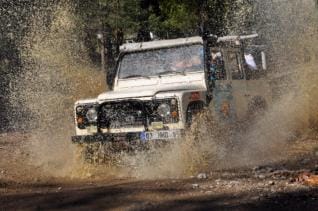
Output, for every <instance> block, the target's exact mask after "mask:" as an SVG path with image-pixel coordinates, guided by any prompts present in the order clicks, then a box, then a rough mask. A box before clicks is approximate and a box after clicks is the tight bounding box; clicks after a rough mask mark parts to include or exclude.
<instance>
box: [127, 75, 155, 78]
mask: <svg viewBox="0 0 318 211" xmlns="http://www.w3.org/2000/svg"><path fill="white" fill-rule="evenodd" d="M128 78H147V79H150V77H149V76H145V75H129V76H127V77H124V78H122V79H128Z"/></svg>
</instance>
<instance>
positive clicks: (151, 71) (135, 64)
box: [119, 44, 204, 79]
mask: <svg viewBox="0 0 318 211" xmlns="http://www.w3.org/2000/svg"><path fill="white" fill-rule="evenodd" d="M203 71H204V63H203V46H202V45H200V44H194V45H187V46H178V47H172V48H163V49H154V50H147V51H139V52H132V53H128V54H125V55H124V56H123V57H122V58H121V62H120V66H119V78H120V79H128V78H137V77H142V78H149V77H151V76H162V75H168V74H175V75H176V74H178V75H186V74H187V73H188V72H203Z"/></svg>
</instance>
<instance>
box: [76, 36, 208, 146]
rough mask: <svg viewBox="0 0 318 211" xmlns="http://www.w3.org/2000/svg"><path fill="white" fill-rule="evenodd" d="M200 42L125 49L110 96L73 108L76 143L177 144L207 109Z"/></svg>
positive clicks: (189, 40) (170, 42)
mask: <svg viewBox="0 0 318 211" xmlns="http://www.w3.org/2000/svg"><path fill="white" fill-rule="evenodd" d="M203 43H204V42H203V39H202V38H201V37H190V38H182V39H173V40H160V41H150V42H143V43H130V44H124V45H123V46H121V48H120V56H119V59H118V63H117V67H116V76H115V80H114V84H113V88H112V91H108V92H105V93H102V94H100V95H99V96H98V97H97V98H95V99H87V100H79V101H77V102H76V103H75V107H74V113H75V124H76V136H73V137H72V141H73V142H76V143H92V142H120V141H124V142H127V143H129V144H135V143H137V144H138V143H145V142H148V141H151V140H170V139H176V138H178V137H180V136H181V135H182V134H183V131H184V130H185V128H187V126H188V125H189V124H190V123H191V119H192V115H193V113H196V112H198V110H200V109H202V108H203V107H204V105H206V104H207V103H208V99H209V97H208V94H207V91H208V88H207V82H206V74H205V73H206V71H205V69H206V65H205V64H206V62H205V54H206V53H205V50H204V46H203Z"/></svg>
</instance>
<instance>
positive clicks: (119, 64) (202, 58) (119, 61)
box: [116, 42, 205, 81]
mask: <svg viewBox="0 0 318 211" xmlns="http://www.w3.org/2000/svg"><path fill="white" fill-rule="evenodd" d="M196 45H197V46H200V47H201V48H202V52H203V55H202V56H201V55H200V57H199V58H200V59H201V64H200V65H201V67H202V69H201V70H198V69H196V70H195V69H194V70H192V71H191V70H190V71H185V70H180V71H178V73H173V71H171V74H172V75H186V74H187V73H198V72H200V73H204V72H205V51H204V45H203V43H201V42H196V43H187V44H183V45H176V46H170V47H164V48H154V49H147V50H138V51H131V52H123V53H120V54H119V57H118V64H117V67H116V69H117V74H116V80H117V81H119V80H135V79H136V78H146V77H147V78H149V79H151V78H157V77H159V78H160V77H162V76H163V75H171V74H162V75H161V74H160V72H158V73H157V74H154V75H145V76H142V77H132V78H120V72H121V65H122V60H123V57H124V56H126V55H128V54H134V53H143V52H149V51H156V50H158V51H159V50H165V49H174V48H182V47H189V46H196ZM167 71H169V70H164V71H162V73H164V72H167Z"/></svg>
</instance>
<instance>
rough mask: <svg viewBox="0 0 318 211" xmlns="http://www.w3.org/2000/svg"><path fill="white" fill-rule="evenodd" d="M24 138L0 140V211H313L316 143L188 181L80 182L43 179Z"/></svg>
mask: <svg viewBox="0 0 318 211" xmlns="http://www.w3.org/2000/svg"><path fill="white" fill-rule="evenodd" d="M25 139H26V138H25V135H21V134H2V135H1V136H0V155H1V161H0V208H1V210H43V209H50V210H57V209H62V210H105V209H113V210H167V209H169V210H176V209H180V210H181V209H182V210H212V209H213V210H318V186H317V187H316V186H315V184H310V185H309V184H307V183H306V180H305V179H304V178H302V177H301V176H300V175H303V174H304V173H306V175H316V174H317V173H318V165H317V164H318V162H317V161H318V155H317V153H316V152H315V149H317V146H318V141H317V140H315V139H306V140H299V141H296V142H294V143H293V147H291V150H290V152H289V153H288V155H286V159H285V160H283V161H279V162H276V163H275V162H274V163H273V162H272V163H269V164H266V165H264V166H253V167H245V168H237V169H228V170H223V171H211V172H202V173H200V174H198V175H194V176H192V177H189V178H183V179H162V180H137V179H135V178H116V177H113V178H102V177H98V178H97V177H96V178H95V177H89V178H85V179H71V178H59V177H52V176H48V175H45V174H44V173H43V172H42V171H41V169H40V168H39V167H35V166H32V165H31V164H29V163H28V162H26V161H27V160H28V159H27V158H28V156H29V155H28V154H27V153H25V152H23V150H22V149H21V147H20V146H21V145H23V144H22V143H23V141H24V140H25Z"/></svg>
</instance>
